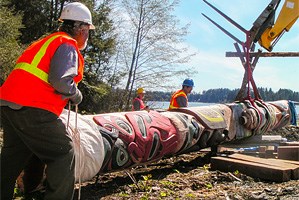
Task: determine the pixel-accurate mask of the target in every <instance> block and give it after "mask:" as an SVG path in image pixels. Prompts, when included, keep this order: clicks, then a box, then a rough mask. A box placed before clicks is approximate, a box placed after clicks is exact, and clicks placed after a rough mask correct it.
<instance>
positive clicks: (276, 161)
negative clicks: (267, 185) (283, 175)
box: [228, 154, 299, 180]
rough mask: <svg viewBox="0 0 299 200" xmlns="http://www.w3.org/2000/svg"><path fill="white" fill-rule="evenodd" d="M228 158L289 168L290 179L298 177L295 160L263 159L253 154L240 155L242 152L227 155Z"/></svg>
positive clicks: (297, 167)
mask: <svg viewBox="0 0 299 200" xmlns="http://www.w3.org/2000/svg"><path fill="white" fill-rule="evenodd" d="M228 157H230V158H234V159H239V160H244V161H248V162H253V163H260V164H265V165H269V166H275V167H280V168H282V169H286V170H291V172H292V173H291V179H295V180H297V179H299V162H297V163H296V161H294V162H293V163H292V162H288V161H286V160H281V159H264V158H258V157H253V156H247V155H242V154H232V155H230V156H228Z"/></svg>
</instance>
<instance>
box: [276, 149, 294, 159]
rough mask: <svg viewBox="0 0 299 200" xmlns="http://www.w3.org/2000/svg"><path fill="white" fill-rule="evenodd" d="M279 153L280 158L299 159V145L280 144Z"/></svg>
mask: <svg viewBox="0 0 299 200" xmlns="http://www.w3.org/2000/svg"><path fill="white" fill-rule="evenodd" d="M277 154H278V158H279V159H285V160H295V161H299V146H279V147H278V149H277Z"/></svg>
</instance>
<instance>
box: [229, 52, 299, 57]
mask: <svg viewBox="0 0 299 200" xmlns="http://www.w3.org/2000/svg"><path fill="white" fill-rule="evenodd" d="M257 55H259V57H299V52H261V53H259V52H251V53H250V56H251V57H256V56H257ZM225 56H226V57H244V56H245V54H244V53H240V52H226V53H225Z"/></svg>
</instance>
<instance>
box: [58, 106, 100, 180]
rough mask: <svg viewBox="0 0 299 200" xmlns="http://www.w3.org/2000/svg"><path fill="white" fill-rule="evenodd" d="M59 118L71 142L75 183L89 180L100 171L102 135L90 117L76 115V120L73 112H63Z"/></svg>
mask: <svg viewBox="0 0 299 200" xmlns="http://www.w3.org/2000/svg"><path fill="white" fill-rule="evenodd" d="M60 118H61V119H62V121H63V123H64V124H65V125H66V127H68V128H67V131H68V133H69V135H70V137H71V139H72V141H73V145H74V150H75V177H76V182H78V181H79V180H80V181H87V180H91V179H92V178H93V177H94V176H95V175H96V174H97V173H98V172H99V171H100V169H101V167H102V164H103V160H104V156H105V155H104V152H105V151H104V144H103V139H102V135H101V133H100V132H99V130H98V128H97V125H96V123H94V121H93V119H92V117H90V116H87V115H84V116H83V115H80V114H77V120H76V113H75V112H73V111H70V113H69V111H68V110H63V112H62V114H61V115H60ZM68 118H69V120H68ZM79 139H80V140H79ZM79 141H81V142H80V143H79ZM79 177H81V178H80V179H79ZM80 181H79V182H80Z"/></svg>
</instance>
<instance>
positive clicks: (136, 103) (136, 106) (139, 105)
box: [132, 88, 149, 111]
mask: <svg viewBox="0 0 299 200" xmlns="http://www.w3.org/2000/svg"><path fill="white" fill-rule="evenodd" d="M144 94H145V91H144V89H143V88H138V89H137V97H135V98H134V99H133V103H132V110H133V111H137V110H149V108H148V106H146V105H145V104H144V102H143V98H144Z"/></svg>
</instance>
